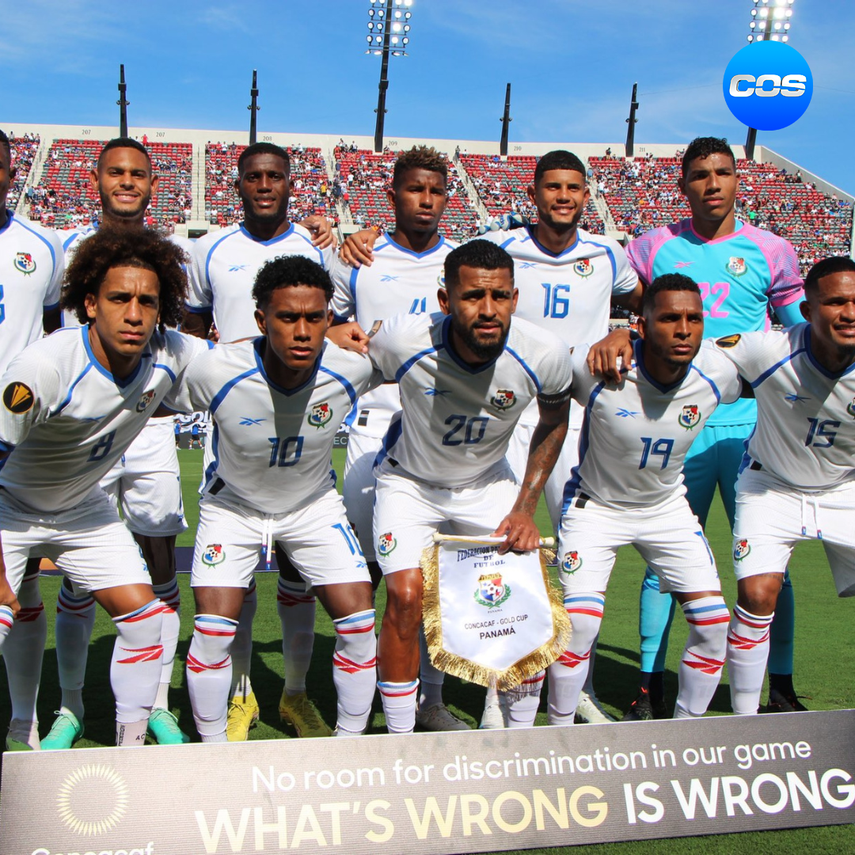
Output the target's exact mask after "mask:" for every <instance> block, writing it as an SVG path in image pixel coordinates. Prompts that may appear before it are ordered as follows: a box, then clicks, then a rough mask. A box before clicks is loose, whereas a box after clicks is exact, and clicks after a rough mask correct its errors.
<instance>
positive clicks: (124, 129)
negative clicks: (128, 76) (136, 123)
mask: <svg viewBox="0 0 855 855" xmlns="http://www.w3.org/2000/svg"><path fill="white" fill-rule="evenodd" d="M127 91H128V85H127V83H125V66H124V64H122V65H120V66H119V100H118V101H116V103H117V104H118V105H119V136H120V137H127V135H128V105H129V104H130V103H131V102H130V101H128V99H127V98H125V95H126V94H127Z"/></svg>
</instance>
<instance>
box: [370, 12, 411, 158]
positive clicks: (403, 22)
mask: <svg viewBox="0 0 855 855" xmlns="http://www.w3.org/2000/svg"><path fill="white" fill-rule="evenodd" d="M369 5H370V8H369V9H368V35H367V36H366V37H365V38H366V41H367V43H368V49H367V50H366V51H365V53H367V54H373V55H374V56H382V57H383V61H382V63H381V65H380V86H379V93H378V96H377V110H376V112H377V124H376V125H375V128H374V151H375V152H377V153H380V152H381V151H383V124H384V120H385V117H386V90H387V89H388V88H389V57H390V56H406V55H407V45H408V44H409V43H410V18H412V15H413V13H412V12H411V11H410V7H411V6H412V5H413V0H369Z"/></svg>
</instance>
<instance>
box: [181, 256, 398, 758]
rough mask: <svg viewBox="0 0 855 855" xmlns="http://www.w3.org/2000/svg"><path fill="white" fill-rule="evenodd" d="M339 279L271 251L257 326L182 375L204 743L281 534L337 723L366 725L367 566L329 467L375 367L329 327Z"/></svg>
mask: <svg viewBox="0 0 855 855" xmlns="http://www.w3.org/2000/svg"><path fill="white" fill-rule="evenodd" d="M332 293H333V286H332V282H331V281H330V278H329V276H328V275H327V273H326V272H325V271H324V270H323V268H321V267H320V266H319V265H318V264H315V263H314V262H313V261H310V260H309V259H306V258H303V257H301V256H287V257H281V258H276V259H273V260H271V261H269V262H267V263H266V264H265V265H264V266H263V267H262V268H261V270H259V272H258V275H257V277H256V280H255V285H254V287H253V292H252V295H253V298H254V300H255V303H256V306H257V309H256V312H255V318H256V321H257V323H258V328H259V329H260V330H261V333H262V335H261V337H259V338H256V339H254V340H251V341H241V342H237V343H234V344H228V345H220V346H219V347H217V348H215V349H214V350H212V351H211V352H210V353H207V354H204V355H203V356H202V357H200V358H199V359H198V360H197V361H196V362H195V363H194V364H193V366H192V367H191V368H190V369H189V370H188V372H187V373H186V375H185V377H184V381H183V383H182V384H181V391H180V394H179V395H178V406H179V408H180V409H182V410H185V411H193V410H209V411H210V413H211V418H212V420H213V425H214V427H213V435H212V440H211V442H212V447H213V450H214V461H213V464H212V465H211V466H209V468H208V470H207V471H206V483H205V486H204V487H203V498H202V501H201V505H200V519H199V528H198V531H197V534H196V549H195V554H194V557H193V570H192V578H191V586H192V587H193V592H194V595H195V597H196V622H195V629H194V632H193V639H192V642H191V645H190V651H189V654H188V656H187V684H188V688H189V691H190V701H191V703H192V706H193V716H194V718H195V720H196V727H197V729H198V731H199V734H200V735H201V737H202V741H203V742H225V741H227V738H226V721H227V707H228V702H229V689H230V686H231V677H232V665H231V656H230V652H229V651H230V648H231V645H232V642H233V641H234V637H235V630H236V628H237V625H238V618H239V616H240V611H241V606H242V605H243V601H244V596H245V594H246V591H247V588H248V587H249V585H250V584H251V583H252V576H253V571H254V569H255V567H256V565H257V563H258V559H259V555H260V553H261V552H262V550H265V551H266V553H267V554H268V555H270V553H271V551H272V549H273V544H274V543H278V544H280V545H281V547H282V548H283V549H284V550H285V552H286V554H287V556H288V558H289V559H290V560H291V562H292V563H293V564H294V565H295V566H296V567H297V568H298V569H299V571H300V573H301V574H302V576H303V578H304V579H305V580H306V581H307V582H308V583H310V584H311V585H313V586H314V590H315V592H316V593H317V596H318V599H320V601H321V603H322V604H323V606H324V608H325V609H326V610H327V613H328V614H329V615H330V617H331V618H332V620H333V623H334V625H335V631H336V645H335V654H334V656H333V682H334V684H335V687H336V692H337V694H338V724H337V731H336V732H337V734H338V735H339V736H353V735H356V734H360V733H362V732H363V731H364V730H365V728H366V727H367V724H368V717H369V714H370V712H371V702H372V700H373V698H374V690H375V680H376V675H375V670H376V639H375V635H374V608H373V605H372V596H371V581H370V576H369V573H368V567H367V565H366V563H365V559H364V558H363V556H362V552H361V550H360V548H359V543H358V541H357V539H356V536H355V534H354V532H353V531H352V529H351V528H350V525H349V524H348V522H347V517H346V515H345V512H344V505H343V504H342V501H341V497H340V496H339V495H338V493H337V492H336V489H335V482H334V479H333V477H332V476H331V474H330V456H331V453H332V446H333V439H334V437H335V433H336V430H337V429H338V427H339V425H340V424H341V422H342V421H343V420H344V417H345V416H346V415H347V413H348V412H349V411H350V409H351V408H352V406H353V404H354V402H355V400H356V398H357V397H358V396H359V395H362V394H363V393H365V392H367V391H368V390H369V389H371V388H373V387H375V386H377V385H379V383H380V382H382V377H380V375H379V374H378V373H377V372H375V371H374V369H373V368H372V365H371V362H370V361H369V360H368V359H367V358H366V357H365V356H362V355H361V354H357V353H353V352H350V351H346V350H341V349H339V348H338V347H337V346H335V345H334V344H332V343H331V342H329V341H325V339H324V336H325V334H326V331H327V328H328V327H329V325H330V323H331V321H332V312H331V311H330V310H329V301H330V299H331V297H332Z"/></svg>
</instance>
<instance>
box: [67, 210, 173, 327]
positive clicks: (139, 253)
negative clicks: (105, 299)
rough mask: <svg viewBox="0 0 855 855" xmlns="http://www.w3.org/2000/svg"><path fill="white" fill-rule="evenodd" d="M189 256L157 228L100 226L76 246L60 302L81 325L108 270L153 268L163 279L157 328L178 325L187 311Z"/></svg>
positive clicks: (85, 319) (85, 320)
mask: <svg viewBox="0 0 855 855" xmlns="http://www.w3.org/2000/svg"><path fill="white" fill-rule="evenodd" d="M188 263H189V259H188V257H187V255H186V253H185V252H184V250H182V249H181V248H180V247H179V246H178V245H177V244H175V243H173V242H172V241H171V240H169V239H168V238H166V237H165V236H164V235H162V234H161V233H160V232H158V231H157V229H138V230H134V231H125V230H118V229H111V228H109V227H107V226H101V228H99V229H98V231H97V232H95V234H94V235H92V237H88V238H86V240H84V241H81V243H80V244H79V245H78V246H77V247H76V249H75V251H74V257H73V259H72V261H71V264H69V265H68V269H67V270H66V271H65V282H64V285H63V288H62V299H61V301H60V305H61V306H62V308H63V309H67V310H68V311H70V312H74V314H75V315H76V316H77V320H78V321H80V323H81V324H88V323H89V318H88V317H87V315H86V295H87V294H96V295H97V293H98V289H99V288H100V287H101V284H102V283H103V281H104V279H105V278H106V276H107V272H108V271H109V270H110V269H111V268H113V267H139V268H142V269H143V270H151V271H153V272H154V273H155V274H156V275H157V278H158V280H159V282H160V320H159V322H158V327H157V328H158V330H159V331H160V332H163V331H164V330H165V328H166V327H176V326H178V324H179V323H180V322H181V318H182V316H183V314H184V304H185V303H186V300H187V274H186V272H185V270H184V266H185V265H186V264H188Z"/></svg>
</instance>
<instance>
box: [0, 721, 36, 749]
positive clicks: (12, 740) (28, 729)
mask: <svg viewBox="0 0 855 855" xmlns="http://www.w3.org/2000/svg"><path fill="white" fill-rule="evenodd" d="M38 749H39V730H38V726H37V725H36V724H35V723H33V722H31V721H22V720H21V719H18V718H13V719H12V720H11V721H10V722H9V730H8V731H7V733H6V750H7V751H37V750H38Z"/></svg>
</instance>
